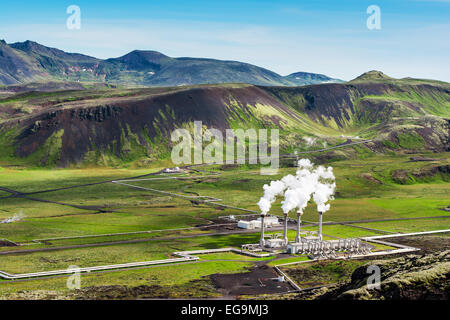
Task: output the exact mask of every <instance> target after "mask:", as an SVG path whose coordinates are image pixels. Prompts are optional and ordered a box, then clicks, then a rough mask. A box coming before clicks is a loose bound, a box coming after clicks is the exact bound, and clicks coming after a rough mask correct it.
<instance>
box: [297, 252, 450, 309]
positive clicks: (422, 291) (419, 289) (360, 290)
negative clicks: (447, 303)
mask: <svg viewBox="0 0 450 320" xmlns="http://www.w3.org/2000/svg"><path fill="white" fill-rule="evenodd" d="M370 264H371V265H377V266H379V267H380V271H381V285H380V288H379V289H376V288H373V289H368V288H367V278H368V277H369V274H367V265H366V266H362V267H359V268H357V269H356V270H355V271H354V272H353V274H352V278H351V281H350V282H348V283H344V284H337V285H335V286H332V287H328V288H323V289H320V290H316V291H315V292H313V293H312V294H311V293H310V294H306V295H305V297H304V298H308V299H325V300H330V299H338V300H372V299H376V300H380V299H381V300H436V299H439V300H448V299H449V297H450V251H449V250H446V251H443V252H434V253H430V254H424V255H408V256H403V257H400V258H396V259H390V260H377V261H372V262H370Z"/></svg>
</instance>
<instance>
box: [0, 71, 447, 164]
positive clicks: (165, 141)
mask: <svg viewBox="0 0 450 320" xmlns="http://www.w3.org/2000/svg"><path fill="white" fill-rule="evenodd" d="M67 88H68V90H66V91H58V92H23V93H17V94H15V95H12V96H8V97H5V98H3V99H1V98H0V106H1V108H0V144H1V145H2V147H3V150H4V152H3V154H2V159H10V160H13V159H16V160H18V159H24V161H26V162H29V163H34V164H40V165H56V166H68V165H71V164H77V163H83V162H86V161H87V162H93V163H97V164H108V163H109V164H111V163H116V162H122V161H125V162H128V161H134V160H138V159H144V158H151V159H157V158H160V157H162V156H164V154H165V155H167V152H168V151H169V150H170V145H171V142H170V141H169V138H170V134H171V132H172V131H173V130H174V129H175V128H180V127H184V128H192V122H193V121H202V122H203V124H204V125H206V126H208V127H214V128H218V129H220V130H225V129H227V128H254V129H258V128H279V129H280V130H281V133H280V136H281V149H282V151H286V150H292V148H293V147H295V148H300V149H301V148H303V147H306V146H305V145H304V143H303V142H302V141H303V137H304V136H309V137H313V138H314V139H316V140H318V141H321V143H320V144H319V145H320V146H321V145H322V142H323V143H327V144H328V145H330V144H338V143H343V142H345V141H346V140H348V139H350V140H351V139H353V140H358V139H359V138H372V139H374V141H373V142H371V143H370V144H368V147H369V148H370V151H371V152H387V151H389V152H392V151H393V152H402V151H405V150H410V151H418V150H431V151H436V152H445V151H449V150H450V142H449V136H450V134H449V132H450V120H449V118H450V115H449V113H450V86H449V85H448V84H446V83H438V82H432V81H417V80H395V79H393V80H384V81H381V82H380V81H358V82H355V83H343V84H320V85H312V86H304V87H294V88H290V87H262V86H252V85H243V84H240V85H236V84H227V85H202V86H187V87H170V88H151V89H149V88H146V89H120V88H119V89H118V88H110V87H107V86H103V87H96V88H83V90H69V88H70V89H73V87H71V86H68V87H67ZM99 161H100V162H99Z"/></svg>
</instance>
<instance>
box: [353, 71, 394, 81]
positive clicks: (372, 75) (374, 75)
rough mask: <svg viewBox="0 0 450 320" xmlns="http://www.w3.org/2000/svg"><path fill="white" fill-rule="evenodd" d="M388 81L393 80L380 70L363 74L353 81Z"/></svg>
mask: <svg viewBox="0 0 450 320" xmlns="http://www.w3.org/2000/svg"><path fill="white" fill-rule="evenodd" d="M383 79H385V80H388V79H392V78H391V77H389V76H387V75H385V74H384V73H383V72H381V71H378V70H371V71H367V72H365V73H363V74H362V75H360V76H359V77H356V78H355V79H353V80H352V81H361V80H383Z"/></svg>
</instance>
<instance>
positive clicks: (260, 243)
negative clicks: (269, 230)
mask: <svg viewBox="0 0 450 320" xmlns="http://www.w3.org/2000/svg"><path fill="white" fill-rule="evenodd" d="M265 216H266V215H265V214H261V239H260V240H259V245H260V246H261V247H262V248H263V247H264V244H265V243H264V217H265Z"/></svg>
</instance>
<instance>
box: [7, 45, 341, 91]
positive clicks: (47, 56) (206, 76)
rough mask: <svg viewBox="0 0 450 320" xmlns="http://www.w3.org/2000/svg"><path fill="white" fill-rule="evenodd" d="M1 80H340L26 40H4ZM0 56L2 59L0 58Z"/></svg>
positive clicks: (131, 82) (279, 82)
mask: <svg viewBox="0 0 450 320" xmlns="http://www.w3.org/2000/svg"><path fill="white" fill-rule="evenodd" d="M0 51H1V52H3V53H4V54H3V56H4V58H3V59H0V60H1V61H0V62H1V63H0V84H11V83H26V82H28V81H30V80H31V81H36V80H48V81H54V80H64V81H87V82H106V83H110V84H120V85H126V86H178V85H195V84H205V83H217V84H219V83H238V82H239V83H248V84H254V85H263V86H303V85H310V84H318V83H329V82H342V80H339V79H333V78H330V77H327V76H326V75H323V74H315V73H308V72H296V73H293V74H291V75H289V76H287V77H283V76H281V75H279V74H277V73H275V72H273V71H270V70H268V69H265V68H261V67H258V66H256V65H252V64H249V63H244V62H240V61H228V60H217V59H205V58H188V57H185V58H179V57H178V58H172V57H169V56H167V55H165V54H163V53H161V52H158V51H154V50H133V51H131V52H129V53H127V54H125V55H123V56H121V57H118V58H110V59H106V60H102V59H97V58H94V57H90V56H87V55H83V54H79V53H69V52H65V51H63V50H60V49H57V48H51V47H47V46H45V45H42V44H40V43H37V42H35V41H31V40H26V41H24V42H16V43H12V44H7V43H6V42H4V41H3V42H1V43H0ZM0 58H1V57H0Z"/></svg>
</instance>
